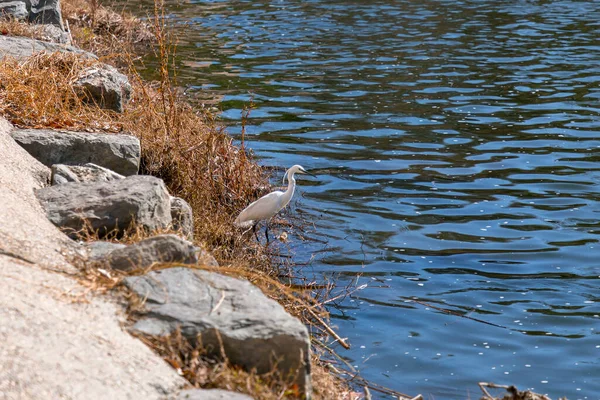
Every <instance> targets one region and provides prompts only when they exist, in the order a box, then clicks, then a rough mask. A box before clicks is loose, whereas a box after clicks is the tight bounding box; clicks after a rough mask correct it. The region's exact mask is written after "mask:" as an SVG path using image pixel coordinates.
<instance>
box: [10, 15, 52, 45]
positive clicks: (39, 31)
mask: <svg viewBox="0 0 600 400" xmlns="http://www.w3.org/2000/svg"><path fill="white" fill-rule="evenodd" d="M0 35H11V36H24V37H28V38H33V39H39V40H46V37H45V33H44V27H43V26H42V25H32V24H24V23H22V22H19V21H17V20H15V19H13V18H3V17H1V16H0Z"/></svg>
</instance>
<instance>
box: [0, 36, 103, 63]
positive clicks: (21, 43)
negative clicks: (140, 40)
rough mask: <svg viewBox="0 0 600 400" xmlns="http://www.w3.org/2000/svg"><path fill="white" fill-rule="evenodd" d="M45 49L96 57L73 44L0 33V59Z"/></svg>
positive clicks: (22, 56) (25, 56) (20, 57)
mask: <svg viewBox="0 0 600 400" xmlns="http://www.w3.org/2000/svg"><path fill="white" fill-rule="evenodd" d="M41 51H45V52H48V53H55V52H63V53H75V54H79V55H81V56H83V57H86V58H90V59H97V58H98V57H96V56H95V55H94V54H92V53H89V52H87V51H83V50H81V49H78V48H77V47H74V46H68V45H61V44H56V43H50V42H43V41H41V40H36V39H30V38H24V37H18V36H3V35H0V60H2V59H3V58H4V57H7V56H10V57H14V58H18V59H24V58H27V57H31V56H32V55H33V54H35V53H39V52H41Z"/></svg>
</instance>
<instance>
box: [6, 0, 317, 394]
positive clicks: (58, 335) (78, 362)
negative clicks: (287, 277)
mask: <svg viewBox="0 0 600 400" xmlns="http://www.w3.org/2000/svg"><path fill="white" fill-rule="evenodd" d="M2 16H4V17H9V18H16V19H20V20H25V21H29V22H34V23H41V24H45V26H50V27H51V29H50V30H52V32H54V34H53V35H49V36H48V41H40V40H35V39H31V38H24V37H15V36H5V35H3V36H0V62H2V60H3V59H5V58H7V57H10V58H12V59H17V60H19V62H27V60H28V59H29V58H30V57H32V56H35V54H37V53H39V52H63V53H65V52H66V53H73V54H77V55H78V56H81V57H84V58H89V59H94V60H95V59H96V58H97V57H96V56H95V55H94V54H91V53H88V52H85V51H83V50H80V49H77V48H75V47H73V46H71V45H70V44H69V34H68V32H67V31H66V30H65V27H64V23H63V22H62V19H61V12H60V4H59V2H58V0H49V1H43V0H42V1H41V2H39V3H37V4H34V3H33V2H29V1H5V0H0V17H2ZM1 84H2V83H1V82H0V85H1ZM72 84H73V91H74V92H75V93H77V94H78V95H79V96H81V98H82V99H84V100H85V101H86V102H88V103H90V104H94V105H95V106H97V107H99V108H100V109H109V110H112V111H114V112H117V113H119V112H122V111H123V107H124V105H125V104H127V102H128V101H129V99H130V96H131V86H130V84H129V81H128V78H127V76H125V75H123V74H121V73H120V72H118V71H117V70H116V69H115V68H114V67H112V66H109V65H105V64H101V63H95V64H94V65H93V66H91V67H90V68H87V69H85V70H84V72H83V73H82V74H81V75H80V76H79V77H78V78H77V79H75V80H74V81H73V83H72ZM140 154H141V148H140V141H139V140H138V138H136V137H134V136H131V135H129V134H127V133H126V132H125V133H123V134H106V133H102V132H87V131H86V132H72V131H65V130H50V129H30V128H28V129H20V128H16V127H14V126H13V125H11V123H9V122H8V121H7V120H6V119H4V118H3V117H2V116H1V115H0V238H1V240H0V286H1V287H2V290H0V304H2V307H1V308H0V340H1V341H2V343H3V345H2V346H0V365H2V368H0V399H58V398H65V399H113V400H115V399H166V398H168V399H175V398H176V399H236V398H239V399H244V398H249V397H247V396H245V395H241V394H239V393H233V392H226V391H222V390H216V389H214V390H204V389H189V383H188V382H187V381H186V380H185V379H184V378H182V376H181V375H180V373H178V371H177V370H176V369H175V368H173V367H172V366H171V365H169V364H168V363H167V362H165V361H164V360H163V358H161V357H160V356H159V355H158V354H156V353H154V352H153V351H152V350H151V349H149V348H148V347H146V346H145V345H144V344H143V343H142V342H141V341H140V340H138V339H137V338H136V337H134V336H132V335H131V334H130V333H133V334H134V335H135V336H139V335H142V336H143V335H147V336H150V337H161V336H164V335H169V334H173V333H174V332H176V331H177V332H180V333H181V334H182V335H183V336H184V337H185V338H187V339H188V340H190V341H191V342H197V341H201V343H202V345H203V347H204V348H205V349H207V351H208V353H210V354H212V355H214V357H215V358H223V357H225V358H227V359H228V360H229V361H230V362H231V363H233V364H235V365H237V366H240V367H242V368H244V369H246V370H248V371H254V372H256V373H259V374H261V373H267V372H271V371H274V370H275V371H277V372H278V373H279V375H280V376H281V377H283V378H284V379H286V380H289V381H291V382H294V383H295V385H296V387H297V388H298V393H299V395H300V396H303V397H310V394H311V391H312V390H311V374H310V358H309V357H310V340H309V334H308V331H307V328H306V327H305V326H304V324H302V323H301V322H300V321H299V320H298V319H296V318H295V317H293V316H291V315H289V314H288V313H287V312H286V311H285V310H284V308H283V307H282V306H281V305H280V304H279V303H277V302H275V301H274V300H271V299H269V298H267V297H266V296H265V295H264V294H263V293H262V292H261V290H260V289H258V288H257V287H255V286H253V285H252V284H250V283H249V282H247V281H244V280H240V279H236V278H232V277H230V276H225V275H222V274H220V273H219V272H218V269H219V266H218V263H217V262H216V260H215V258H214V257H212V255H210V254H209V253H208V252H206V251H205V250H203V249H202V248H199V247H198V246H196V245H195V244H194V243H193V242H191V240H192V239H193V234H194V227H193V223H194V222H193V221H194V219H193V213H194V210H193V209H192V207H191V206H190V205H189V204H188V203H187V202H186V201H185V200H183V199H181V198H178V197H174V196H172V195H171V194H170V193H169V191H168V190H167V187H166V185H165V183H164V182H163V181H162V180H161V179H159V178H156V177H153V176H149V175H138V172H139V166H140V162H141V160H140ZM134 227H135V229H138V230H141V231H143V232H146V233H149V232H161V231H163V232H168V233H163V234H155V235H148V234H147V235H146V236H145V237H144V238H143V240H140V241H138V242H136V243H131V244H121V243H114V242H112V241H107V240H102V239H107V238H115V237H116V238H118V237H120V236H123V235H125V234H126V233H127V231H128V230H129V229H132V228H134ZM82 238H93V239H94V241H84V240H82ZM82 265H85V268H92V269H94V270H95V271H98V273H101V274H104V275H106V276H111V277H112V276H116V275H118V274H121V275H119V276H126V277H124V278H123V279H122V281H120V285H119V290H121V291H125V292H126V293H128V295H129V296H135V298H137V299H141V300H140V301H141V305H140V307H139V309H137V310H136V312H135V313H129V314H127V313H126V312H125V309H124V305H123V302H122V301H120V300H117V297H115V296H111V294H110V293H111V292H109V293H108V295H102V294H99V293H98V292H96V291H93V290H90V287H89V285H87V284H86V282H85V280H84V279H82V278H81V268H82Z"/></svg>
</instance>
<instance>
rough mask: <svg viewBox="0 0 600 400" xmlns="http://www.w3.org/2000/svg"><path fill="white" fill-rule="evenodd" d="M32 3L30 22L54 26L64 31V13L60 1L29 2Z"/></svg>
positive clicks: (40, 0) (31, 0)
mask: <svg viewBox="0 0 600 400" xmlns="http://www.w3.org/2000/svg"><path fill="white" fill-rule="evenodd" d="M28 1H29V2H30V3H31V11H30V12H29V21H30V22H35V23H37V24H52V25H56V26H58V27H59V28H60V29H62V30H63V31H64V30H65V26H64V24H63V19H62V12H61V10H60V0H28Z"/></svg>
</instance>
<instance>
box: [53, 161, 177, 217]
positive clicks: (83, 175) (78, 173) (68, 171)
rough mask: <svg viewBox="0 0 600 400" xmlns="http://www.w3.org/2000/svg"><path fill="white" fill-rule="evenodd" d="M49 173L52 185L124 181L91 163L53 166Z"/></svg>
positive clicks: (115, 174) (120, 176)
mask: <svg viewBox="0 0 600 400" xmlns="http://www.w3.org/2000/svg"><path fill="white" fill-rule="evenodd" d="M51 171H52V176H51V178H50V181H51V183H52V184H53V185H60V184H61V183H67V182H108V181H114V180H117V179H125V177H124V176H123V175H121V174H117V173H116V172H114V171H111V170H110V169H108V168H104V167H101V166H99V165H96V164H93V163H87V164H85V165H65V164H54V165H53V166H52V168H51ZM171 208H172V206H171Z"/></svg>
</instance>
